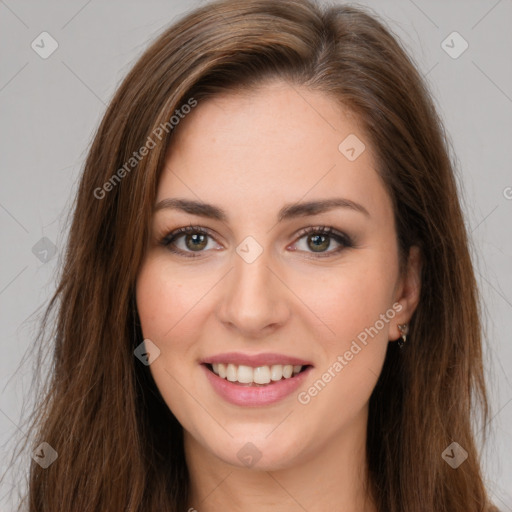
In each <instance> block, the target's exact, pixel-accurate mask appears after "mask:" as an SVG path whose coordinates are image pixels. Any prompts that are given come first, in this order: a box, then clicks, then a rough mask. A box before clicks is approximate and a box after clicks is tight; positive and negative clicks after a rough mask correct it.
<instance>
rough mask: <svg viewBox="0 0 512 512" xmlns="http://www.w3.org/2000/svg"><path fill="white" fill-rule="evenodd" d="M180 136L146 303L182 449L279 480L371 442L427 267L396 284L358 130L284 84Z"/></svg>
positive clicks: (161, 205)
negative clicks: (383, 381) (351, 436)
mask: <svg viewBox="0 0 512 512" xmlns="http://www.w3.org/2000/svg"><path fill="white" fill-rule="evenodd" d="M175 135H176V138H175V139H174V142H173V145H172V147H171V150H170V151H169V153H168V155H167V160H166V165H165V169H164V170H163V174H162V176H161V180H160V183H159V187H158V192H157V201H156V205H157V208H156V210H155V214H154V217H153V221H152V222H153V223H152V234H153V239H152V242H151V245H150V246H149V247H148V251H147V255H146V258H145V260H144V262H143V265H142V267H141V270H140V273H139V275H138V280H137V307H138V311H139V316H140V319H141V324H142V331H143V335H144V338H145V339H149V340H151V342H152V343H154V344H155V345H156V346H157V347H158V349H159V350H160V355H159V356H158V357H157V358H156V359H155V360H154V362H152V363H151V365H150V370H151V373H152V375H153V377H154V380H155V382H156V384H157V386H158V388H159V390H160V392H161V394H162V396H163V398H164V400H165V402H166V403H167V405H168V406H169V408H170V409H171V410H172V412H173V413H174V415H175V416H176V417H177V419H178V420H179V421H180V423H181V424H182V426H183V428H184V430H185V436H186V438H185V439H186V443H187V442H189V443H190V444H191V445H194V446H196V447H199V448H200V449H201V450H203V451H204V453H206V454H208V455H209V456H210V457H216V458H218V459H221V460H223V461H225V462H228V463H231V464H235V465H237V466H243V465H249V466H250V465H252V464H254V465H255V467H258V468H265V469H269V468H270V469H277V468H285V467H289V466H292V465H294V464H297V463H300V462H301V460H307V458H308V457H311V456H313V455H314V454H315V453H318V451H319V450H321V449H325V448H326V447H328V446H332V444H331V443H333V442H336V439H337V438H340V437H342V436H343V435H345V434H346V433H348V432H358V433H359V434H358V435H361V436H363V437H364V434H365V429H366V420H367V407H368V400H369V397H370V395H371V393H372V390H373V388H374V386H375V384H376V381H377V378H378V376H379V374H380V372H381V368H382V365H383V362H384V357H385V354H386V349H387V345H388V342H389V340H396V339H397V338H398V337H399V331H398V329H397V324H398V323H402V322H405V321H407V320H409V318H410V315H411V314H412V311H413V309H414V307H415V304H416V300H417V293H418V289H417V288H418V281H417V276H418V269H417V268H413V270H412V271H410V272H409V274H407V275H406V276H404V278H402V277H400V276H399V272H398V252H397V242H396V232H395V226H394V220H393V209H392V203H391V200H390V197H389V196H388V194H387V192H386V190H385V187H384V185H383V183H382V181H381V179H380V177H379V176H378V174H377V172H376V163H375V159H374V156H373V154H372V148H371V147H370V145H369V142H368V140H366V137H365V134H364V133H363V132H362V130H361V127H360V126H359V125H358V123H357V119H356V118H355V117H353V116H349V115H348V114H347V113H346V112H344V111H342V109H341V108H340V107H339V106H337V104H336V103H334V101H333V100H332V99H330V98H329V97H328V96H326V95H324V94H323V93H320V92H313V91H310V90H307V89H304V88H300V87H295V86H294V87H291V86H289V85H287V84H285V83H283V82H274V83H272V84H267V85H265V86H263V87H261V88H260V89H259V90H258V91H255V92H252V93H250V94H249V93H247V94H245V95H243V96H242V95H235V94H230V95H226V96H221V97H216V98H215V99H213V100H208V101H204V102H203V103H199V105H198V106H197V107H196V109H194V111H193V112H192V113H190V114H189V115H188V117H186V118H185V119H184V120H182V121H181V123H180V125H179V127H178V130H177V132H176V134H175ZM171 200H172V201H173V202H174V203H173V204H171ZM178 200H179V201H180V202H178ZM329 201H330V203H329ZM173 205H174V206H173ZM187 226H195V227H194V228H192V229H191V231H190V233H183V232H178V233H177V232H176V230H177V229H179V228H184V227H187ZM197 227H200V228H201V231H198V230H197ZM309 228H313V229H314V230H315V229H316V230H317V232H315V231H313V232H309V233H308V232H307V231H306V232H305V231H304V230H306V229H309ZM325 230H330V231H331V232H326V231H325ZM166 243H167V245H165V244H166ZM149 346H150V345H148V347H149ZM213 363H215V365H213ZM213 370H215V372H216V373H217V374H220V375H217V374H216V373H214V372H213ZM301 370H302V371H301ZM290 371H291V372H293V373H292V376H291V377H290ZM297 372H300V373H297ZM254 381H255V382H256V384H255V382H254ZM249 443H250V444H249Z"/></svg>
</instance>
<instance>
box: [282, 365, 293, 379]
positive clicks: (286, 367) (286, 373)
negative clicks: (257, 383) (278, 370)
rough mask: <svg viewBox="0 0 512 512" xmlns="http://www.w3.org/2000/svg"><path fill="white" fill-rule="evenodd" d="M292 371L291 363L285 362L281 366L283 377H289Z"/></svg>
mask: <svg viewBox="0 0 512 512" xmlns="http://www.w3.org/2000/svg"><path fill="white" fill-rule="evenodd" d="M292 373H293V366H292V365H291V364H285V365H284V366H283V377H284V378H285V379H289V378H290V377H291V376H292Z"/></svg>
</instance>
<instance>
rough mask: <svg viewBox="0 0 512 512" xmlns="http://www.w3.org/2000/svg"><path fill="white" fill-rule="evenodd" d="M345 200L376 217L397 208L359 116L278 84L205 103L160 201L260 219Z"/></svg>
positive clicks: (173, 153) (176, 148)
mask: <svg viewBox="0 0 512 512" xmlns="http://www.w3.org/2000/svg"><path fill="white" fill-rule="evenodd" d="M339 195H342V196H343V197H348V198H349V199H352V200H354V201H362V200H363V199H364V200H365V202H366V204H368V209H373V211H374V214H376V215H383V214H385V211H384V210H386V208H387V209H389V208H390V204H391V203H390V200H389V197H387V193H386V191H385V187H384V185H383V183H382V181H381V178H380V176H379V175H378V174H377V172H376V165H375V161H374V157H373V152H372V148H371V146H370V144H369V141H368V140H366V136H365V134H364V132H363V130H362V128H361V125H360V123H359V121H358V119H357V117H356V116H354V115H352V114H351V113H350V112H349V111H348V110H346V109H343V108H342V107H341V105H340V104H338V103H337V102H335V101H334V99H332V98H331V97H329V96H328V95H327V94H325V93H322V92H319V91H311V90H309V89H305V88H302V87H299V86H295V85H293V86H292V85H289V84H286V83H283V82H276V83H271V84H267V85H265V86H261V87H260V88H258V89H256V90H252V91H245V92H244V93H243V94H239V93H233V94H224V95H221V96H216V97H213V98H209V99H208V100H205V101H203V102H199V104H198V106H197V107H196V108H195V109H194V110H193V111H192V112H191V113H190V114H189V115H188V116H187V117H185V119H183V120H182V121H181V122H180V124H179V126H178V127H177V130H176V132H175V134H174V139H173V141H172V144H171V146H170V148H169V150H168V153H167V156H166V162H165V167H164V169H163V172H162V175H161V178H160V183H159V187H158V193H157V202H158V201H161V200H162V199H165V198H168V197H178V196H179V197H188V198H190V199H200V200H202V201H204V202H209V203H216V204H218V203H221V204H224V205H230V206H232V207H233V209H238V211H242V210H243V211H244V212H248V211H251V212H252V213H256V212H260V211H261V210H262V209H263V208H266V209H268V208H273V206H272V205H273V204H274V203H275V207H276V208H275V209H279V207H280V206H281V204H283V203H288V202H290V201H300V200H301V199H303V200H313V199H317V198H325V197H327V196H331V197H334V196H339Z"/></svg>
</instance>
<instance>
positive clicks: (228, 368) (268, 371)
mask: <svg viewBox="0 0 512 512" xmlns="http://www.w3.org/2000/svg"><path fill="white" fill-rule="evenodd" d="M207 366H208V368H209V369H210V370H211V371H212V372H213V373H215V374H216V375H218V376H219V377H220V378H221V379H226V380H228V381H229V382H235V383H238V384H245V385H267V384H270V383H271V382H277V381H280V380H282V379H290V378H291V377H292V376H295V375H297V374H299V373H300V372H301V371H303V370H304V369H305V368H306V366H307V365H305V366H303V365H292V364H285V365H282V364H274V365H271V366H267V365H264V366H257V367H255V368H253V367H251V366H247V365H242V364H241V365H236V364H232V363H213V364H211V365H207Z"/></svg>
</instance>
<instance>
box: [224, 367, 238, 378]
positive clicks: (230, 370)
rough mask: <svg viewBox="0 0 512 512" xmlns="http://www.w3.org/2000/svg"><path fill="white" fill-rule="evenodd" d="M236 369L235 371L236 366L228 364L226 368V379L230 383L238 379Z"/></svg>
mask: <svg viewBox="0 0 512 512" xmlns="http://www.w3.org/2000/svg"><path fill="white" fill-rule="evenodd" d="M237 373H238V372H237V369H236V366H235V365H234V364H228V367H227V368H226V378H227V379H228V380H229V381H230V382H235V381H236V380H237V378H238V376H237Z"/></svg>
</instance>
